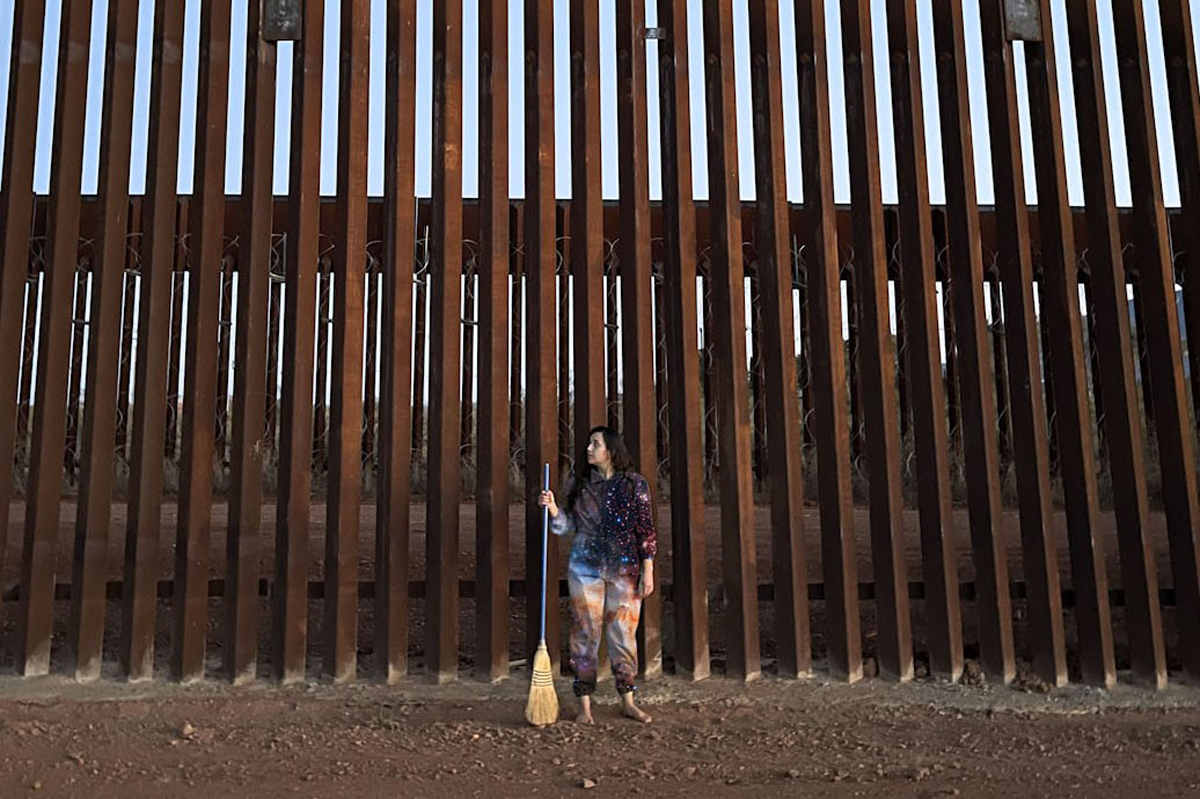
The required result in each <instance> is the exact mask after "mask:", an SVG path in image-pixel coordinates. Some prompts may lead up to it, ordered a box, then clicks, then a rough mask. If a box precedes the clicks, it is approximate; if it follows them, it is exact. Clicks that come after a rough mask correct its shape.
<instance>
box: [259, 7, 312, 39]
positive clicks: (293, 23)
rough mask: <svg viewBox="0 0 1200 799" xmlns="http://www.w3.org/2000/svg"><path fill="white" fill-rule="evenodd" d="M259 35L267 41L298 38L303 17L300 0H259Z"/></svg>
mask: <svg viewBox="0 0 1200 799" xmlns="http://www.w3.org/2000/svg"><path fill="white" fill-rule="evenodd" d="M261 2H262V6H261V11H262V13H261V14H260V16H259V19H260V20H261V21H262V22H261V24H260V25H259V35H260V36H262V38H263V41H267V42H295V41H299V40H300V33H301V28H302V27H303V17H302V15H301V13H300V0H261Z"/></svg>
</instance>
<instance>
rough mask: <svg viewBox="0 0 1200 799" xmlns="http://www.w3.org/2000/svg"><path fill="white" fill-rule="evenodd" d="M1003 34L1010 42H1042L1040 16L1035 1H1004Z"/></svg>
mask: <svg viewBox="0 0 1200 799" xmlns="http://www.w3.org/2000/svg"><path fill="white" fill-rule="evenodd" d="M1004 34H1005V36H1006V37H1008V40H1009V41H1010V42H1011V41H1017V40H1021V41H1026V42H1040V41H1041V40H1042V15H1041V11H1040V10H1039V9H1038V4H1037V0H1004Z"/></svg>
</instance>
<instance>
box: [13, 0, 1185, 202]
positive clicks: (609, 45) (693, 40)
mask: <svg viewBox="0 0 1200 799" xmlns="http://www.w3.org/2000/svg"><path fill="white" fill-rule="evenodd" d="M68 1H69V0H68ZM185 1H186V4H187V25H186V29H185V56H184V58H185V60H184V89H183V102H182V108H181V112H180V113H181V129H182V131H183V132H182V136H181V141H180V169H179V191H180V193H182V194H189V193H191V191H192V185H193V175H192V172H193V167H192V150H193V148H194V144H195V125H196V120H195V103H196V78H197V70H196V68H195V65H196V59H197V49H198V41H197V29H198V23H199V11H200V2H199V1H198V0H185ZM63 2H64V0H47V25H46V31H45V37H44V46H45V50H44V52H46V53H52V52H55V50H56V48H57V44H58V33H59V31H58V28H59V25H58V22H59V12H60V9H61V6H62V3H63ZM108 2H109V0H93V26H92V37H93V42H95V43H98V44H102V43H103V41H104V38H105V35H106V31H105V20H106V14H107V6H108ZM463 2H464V19H465V23H464V43H463V49H464V53H463V60H464V65H465V67H466V68H465V69H464V75H465V78H464V110H463V119H464V141H463V168H464V178H463V192H464V195H465V196H467V197H473V196H475V195H476V191H477V184H478V158H477V155H478V148H477V138H476V129H477V125H478V116H477V103H478V79H477V78H478V70H477V69H476V68H475V67H474V65H475V64H476V59H477V55H478V41H477V35H476V23H475V20H476V16H477V3H478V0H463ZM746 2H747V0H734V2H733V6H734V30H735V54H736V58H737V62H736V73H737V83H738V107H737V120H738V140H739V154H740V159H741V163H740V173H741V186H742V197H743V199H747V200H749V199H753V196H754V165H753V154H752V152H751V148H750V147H749V143H750V140H751V136H750V134H751V129H750V125H751V121H750V116H749V111H750V109H749V53H748V30H747V12H746ZM916 2H917V7H918V11H919V21H920V32H921V41H922V52H921V62H922V67H923V69H922V79H923V85H924V97H925V103H924V106H925V129H926V138H927V146H928V152H929V158H928V167H929V169H928V171H929V182H930V193H931V198H932V200H933V201H934V202H935V203H937V202H941V201H943V199H944V191H943V186H942V182H943V174H942V167H941V158H940V146H941V142H940V135H939V127H938V117H937V103H936V76H935V75H934V73H933V70H932V69H929V68H927V67H928V65H931V64H932V63H933V60H932V59H933V53H932V17H931V9H930V0H916ZM431 3H432V0H418V42H419V45H418V74H417V79H418V93H417V101H416V107H415V108H414V109H413V119H414V120H415V124H416V133H417V136H416V157H417V186H416V190H417V194H418V195H420V196H427V195H428V194H429V188H430V161H429V153H430V146H431V141H430V118H431V113H430V111H431V109H430V81H431V74H430V73H431V51H430V40H431V37H430V35H429V28H430V24H431ZM599 3H600V13H601V23H602V24H601V48H602V54H603V57H602V64H601V102H602V113H601V119H602V133H603V142H604V148H603V160H602V173H603V183H604V185H603V190H604V196H605V197H606V198H609V199H616V198H617V196H618V189H617V163H616V158H617V153H616V150H617V148H616V146H615V145H616V138H617V131H616V113H615V109H616V86H615V77H614V75H615V47H614V42H615V10H614V6H615V3H614V0H599ZM689 3H690V11H691V13H690V30H689V46H690V51H691V52H692V53H693V54H698V53H699V52H700V50H701V48H702V44H703V43H702V24H701V13H702V6H701V0H689ZM780 3H781V6H780V7H781V18H782V21H783V24H782V26H781V30H780V38H781V45H782V49H783V53H784V70H783V85H784V102H785V112H786V117H785V133H786V136H787V141H788V144H789V146H788V157H787V174H788V196H789V199H791V200H792V201H793V202H801V201H802V199H803V197H802V192H801V174H800V166H799V164H800V157H799V117H798V109H797V98H796V77H795V49H794V40H793V35H792V26H793V8H792V0H780ZM963 3H964V10H965V17H966V29H967V37H968V39H967V49H968V52H969V53H970V58H971V64H970V70H969V74H970V90H971V111H972V120H973V130H974V136H975V162H976V178H977V186H978V194H979V200H980V202H982V203H985V204H988V203H990V202H991V201H992V181H991V170H990V166H989V159H990V148H989V144H988V136H987V125H986V108H985V93H984V88H983V75H982V63H981V60H980V57H979V49H980V48H979V7H978V0H963ZM153 5H154V2H153V0H144V2H142V3H140V8H139V13H140V20H139V37H138V53H137V58H138V68H137V82H136V86H135V108H134V120H133V121H134V136H133V141H132V145H131V153H130V158H131V167H132V174H131V178H130V189H131V191H132V193H134V194H140V193H142V192H143V191H144V189H145V166H146V153H147V129H148V119H147V114H148V109H149V66H150V46H149V44H150V39H151V35H152V27H153ZM233 5H234V6H235V11H234V13H233V16H232V20H231V24H232V28H233V41H234V42H235V43H236V42H239V41H245V29H246V16H245V14H246V12H245V4H244V3H234V4H233ZM340 5H341V3H340V0H326V30H325V41H326V43H327V45H328V44H329V43H336V42H337V41H338V38H337V37H338V29H339V14H340ZM1051 5H1052V7H1053V13H1054V16H1055V20H1054V22H1055V29H1056V30H1057V31H1060V32H1061V31H1065V18H1064V14H1065V11H1064V6H1063V0H1051ZM1097 5H1098V7H1099V12H1100V34H1101V40H1102V46H1103V56H1104V60H1103V67H1104V73H1105V79H1106V90H1107V92H1108V110H1109V126H1110V136H1111V137H1112V143H1113V152H1114V154H1115V155H1114V164H1113V166H1114V179H1115V181H1116V193H1117V199H1118V202H1119V203H1120V204H1128V202H1129V180H1128V172H1127V168H1126V164H1125V159H1124V157H1123V153H1124V126H1123V124H1122V120H1121V116H1120V105H1119V103H1120V97H1119V87H1118V85H1117V80H1116V72H1115V70H1116V64H1115V52H1114V48H1113V28H1112V16H1111V0H1097ZM386 6H387V0H372V29H373V30H378V31H382V30H383V28H384V22H385V18H386ZM872 6H873V9H872V10H873V16H874V19H873V23H874V31H875V32H876V41H877V42H881V41H882V37H883V35H884V34H885V31H886V28H885V26H886V13H885V0H873V3H872ZM1144 7H1145V13H1146V21H1147V28H1148V30H1149V31H1150V37H1149V38H1150V62H1151V63H1150V67H1151V71H1152V77H1153V84H1154V98H1155V112H1156V120H1157V123H1158V124H1157V129H1158V138H1159V154H1160V158H1161V164H1162V167H1163V169H1162V173H1163V189H1164V195H1165V198H1166V201H1167V204H1168V205H1176V204H1178V195H1179V193H1178V181H1177V177H1176V173H1175V168H1174V147H1173V143H1172V140H1171V136H1170V115H1169V109H1168V107H1167V97H1166V84H1165V75H1164V65H1163V57H1162V47H1161V41H1160V39H1159V35H1160V34H1159V20H1158V0H1144ZM509 9H510V15H509V16H510V19H509V29H510V37H511V38H510V53H509V55H510V74H513V75H519V74H520V68H521V52H522V48H523V38H524V37H523V33H524V31H523V26H522V24H521V18H522V13H523V3H522V0H512V2H510V5H509ZM826 9H827V19H828V36H829V48H830V56H831V58H830V60H831V63H830V80H831V84H832V85H831V87H830V92H831V96H832V97H833V98H834V102H833V104H832V120H833V135H834V159H833V160H834V172H835V198H836V199H837V200H838V201H839V202H848V201H849V200H850V191H849V181H848V164H847V160H846V146H845V113H844V107H843V105H842V103H841V102H838V99H839V98H841V97H842V96H843V94H842V92H843V85H842V74H841V68H840V67H841V64H840V53H841V48H840V35H841V34H840V24H839V15H838V2H837V0H826ZM568 12H569V0H555V15H556V19H557V20H560V22H558V23H557V25H558V27H559V29H560V31H561V35H559V36H557V37H556V41H555V84H556V95H555V99H556V109H557V112H556V122H557V137H556V149H557V154H558V155H557V194H558V196H559V197H560V198H567V197H569V196H570V194H571V167H570V158H569V153H570V140H571V134H570V116H569V106H568V103H569V81H568V67H569V52H568V44H569V21H568V20H569V14H568ZM12 15H13V0H0V56H2V60H0V86H4V87H6V91H7V86H8V79H9V76H8V69H9V64H10V63H11V59H10V57H9V54H10V52H11V50H10V48H11V38H12ZM646 18H647V24H648V25H650V26H653V25H655V24H656V2H655V0H646ZM1192 18H1193V29H1194V31H1195V30H1197V29H1200V3H1197V2H1195V1H1193V3H1192ZM383 44H384V42H383V38H382V36H377V37H373V38H372V42H371V103H370V148H369V164H368V174H369V185H368V189H369V192H370V193H371V194H372V195H379V194H381V193H382V190H383V176H382V175H383V170H382V164H383V127H384V124H383V122H384V120H383V111H384V104H385V103H384V100H385V98H384V96H383V95H384V47H383ZM1056 45H1057V48H1058V65H1059V82H1060V91H1061V94H1062V102H1063V118H1064V134H1065V140H1066V141H1065V144H1066V154H1067V163H1068V167H1069V168H1068V181H1069V189H1070V197H1071V201H1072V202H1073V203H1075V204H1081V203H1082V201H1083V191H1082V183H1081V179H1080V173H1079V167H1078V144H1077V134H1076V127H1075V121H1074V104H1073V92H1072V91H1071V86H1070V80H1069V74H1068V72H1067V70H1068V68H1069V67H1068V65H1069V63H1070V59H1069V52H1068V51H1069V46H1068V43H1067V38H1066V36H1065V35H1059V36H1058V37H1057V40H1056ZM647 46H648V48H649V49H650V51H649V58H650V63H651V64H653V63H654V62H655V59H656V51H657V46H658V45H657V42H655V41H653V40H649V41H648V42H647ZM291 47H292V45H291V44H290V43H285V44H281V45H280V52H279V64H280V68H279V75H278V89H277V97H276V131H277V146H276V153H275V155H276V158H275V190H276V192H277V193H279V194H283V193H285V192H286V191H287V181H288V169H287V168H286V164H287V163H288V159H289V157H290V152H289V141H288V138H289V137H288V135H287V133H288V131H289V130H290V127H289V119H290V108H289V105H290V103H289V98H290V96H291V95H290V85H291ZM1016 50H1017V58H1018V69H1017V76H1018V84H1019V86H1018V90H1019V94H1020V97H1021V113H1022V120H1023V123H1027V121H1028V115H1027V105H1026V102H1025V88H1024V80H1023V78H1024V71H1023V69H1022V68H1021V58H1022V53H1021V46H1020V45H1019V44H1018V46H1017V48H1016ZM103 53H104V48H103V46H93V47H92V48H91V56H92V60H91V65H90V73H89V82H88V107H87V123H86V128H85V152H84V169H83V180H82V190H83V192H84V193H93V192H95V190H96V186H97V181H98V158H99V140H100V111H101V109H100V101H101V97H102V80H103ZM337 58H338V54H337V48H336V47H333V46H327V47H326V79H325V91H324V103H323V139H322V193H324V194H330V195H331V194H333V193H334V189H335V184H336V179H335V172H336V159H337V147H336V136H337V91H338V85H337V84H338V81H337V70H336V65H337ZM701 63H702V61H701V59H700V58H699V57H695V56H693V57H692V58H691V60H690V64H691V69H692V75H691V83H690V86H691V92H692V112H693V113H692V144H693V153H694V156H693V159H692V163H693V172H694V175H693V177H694V190H695V196H696V198H697V199H705V198H706V197H707V194H708V191H707V165H706V163H705V159H704V158H703V157H697V155H698V154H701V153H703V152H704V149H703V148H704V130H703V120H704V97H703V84H702V81H701V74H700V72H699V68H700V65H701ZM887 69H888V63H887V55H886V50H885V49H884V48H878V49H877V50H876V53H875V73H876V88H877V95H878V97H877V103H878V109H879V113H878V119H879V133H880V136H879V155H880V161H881V167H882V174H883V195H884V196H883V199H884V201H885V202H894V201H895V199H896V187H895V174H896V169H895V154H894V150H893V136H892V120H891V110H890V102H891V98H890V91H889V80H888V77H887ZM56 71H57V63H56V61H55V59H52V58H45V59H44V60H43V71H42V78H43V80H42V93H41V101H40V103H39V123H38V124H39V144H38V150H37V154H36V160H35V187H34V188H35V191H37V192H39V193H42V192H46V191H47V188H48V186H49V171H50V157H51V154H50V140H51V136H50V133H51V130H52V120H53V103H54V87H55V78H56V74H55V73H56ZM657 83H658V81H657V73H656V72H655V71H654V70H650V73H649V76H648V84H649V85H648V90H649V97H650V103H649V109H650V128H649V130H650V143H649V144H650V154H651V168H650V173H651V174H650V179H651V196H652V198H655V199H657V198H658V197H660V196H661V192H660V182H659V157H658V156H659V153H658V150H659V147H658V133H657V131H658V102H657V91H658V87H657ZM244 87H245V50H244V48H238V47H234V48H233V51H232V56H231V65H230V88H229V98H228V100H229V134H228V145H227V156H228V157H227V163H226V190H227V191H228V192H229V193H230V194H239V193H240V192H241V185H240V184H241V164H242V135H243V116H244V113H243V112H244ZM510 101H511V106H510V132H511V137H512V141H511V147H510V178H509V180H510V191H511V194H512V196H513V197H522V196H524V185H523V184H524V169H523V166H522V163H523V162H522V158H523V147H522V142H523V133H524V131H523V127H524V125H523V123H524V119H523V116H522V112H521V109H522V107H523V103H524V91H523V86H522V85H521V83H520V82H519V81H518V82H515V83H514V85H513V86H512V87H511V89H510ZM6 110H7V104H5V107H4V108H0V115H3V114H5V113H6ZM0 135H3V126H2V123H0ZM1023 136H1024V138H1025V151H1026V159H1025V160H1026V170H1027V176H1026V178H1027V179H1026V190H1027V193H1028V195H1029V197H1028V199H1029V200H1030V202H1036V192H1035V188H1034V180H1033V179H1032V158H1031V157H1030V152H1031V150H1030V146H1031V145H1030V142H1029V140H1028V124H1023Z"/></svg>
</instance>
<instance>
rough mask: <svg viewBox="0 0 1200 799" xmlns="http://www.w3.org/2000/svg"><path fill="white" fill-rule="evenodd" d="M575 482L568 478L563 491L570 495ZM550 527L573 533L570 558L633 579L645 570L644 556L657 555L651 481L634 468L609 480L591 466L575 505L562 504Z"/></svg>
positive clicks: (564, 532)
mask: <svg viewBox="0 0 1200 799" xmlns="http://www.w3.org/2000/svg"><path fill="white" fill-rule="evenodd" d="M574 481H575V478H574V477H571V478H568V480H567V490H566V492H565V496H570V494H571V489H572V486H573V485H574ZM550 529H551V532H553V533H554V534H555V535H566V534H567V533H575V542H574V544H573V545H572V546H571V560H572V561H578V562H582V563H586V564H587V565H590V566H593V567H596V568H597V569H600V568H604V569H605V570H607V571H608V572H609V573H610V574H611V573H616V574H621V575H628V576H631V577H633V578H634V579H637V577H638V576H639V575H640V573H641V564H642V561H643V560H651V559H653V558H654V555H655V553H656V552H657V551H658V539H657V536H656V534H655V531H654V518H653V516H652V515H651V511H650V485H649V484H648V483H647V482H646V478H644V477H642V476H641V475H640V474H638V473H636V472H620V473H617V474H614V475H613V476H612V477H610V478H609V479H607V480H605V479H604V476H603V475H602V474H601V473H600V472H599V471H598V470H596V469H593V470H592V471H591V472H590V473H589V475H588V482H587V484H586V485H584V486H583V487H582V489H581V490H580V492H579V498H578V499H577V500H576V501H575V506H574V507H573V508H571V509H570V510H568V509H567V508H566V507H565V506H561V505H560V506H559V512H558V516H557V517H555V518H553V519H551V524H550Z"/></svg>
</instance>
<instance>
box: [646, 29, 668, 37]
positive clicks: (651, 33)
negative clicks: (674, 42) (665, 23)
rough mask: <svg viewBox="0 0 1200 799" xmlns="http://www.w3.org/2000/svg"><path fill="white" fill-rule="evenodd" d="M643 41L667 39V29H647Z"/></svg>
mask: <svg viewBox="0 0 1200 799" xmlns="http://www.w3.org/2000/svg"><path fill="white" fill-rule="evenodd" d="M642 38H643V39H665V38H667V29H666V28H646V30H645V32H644V33H643V34H642Z"/></svg>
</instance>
